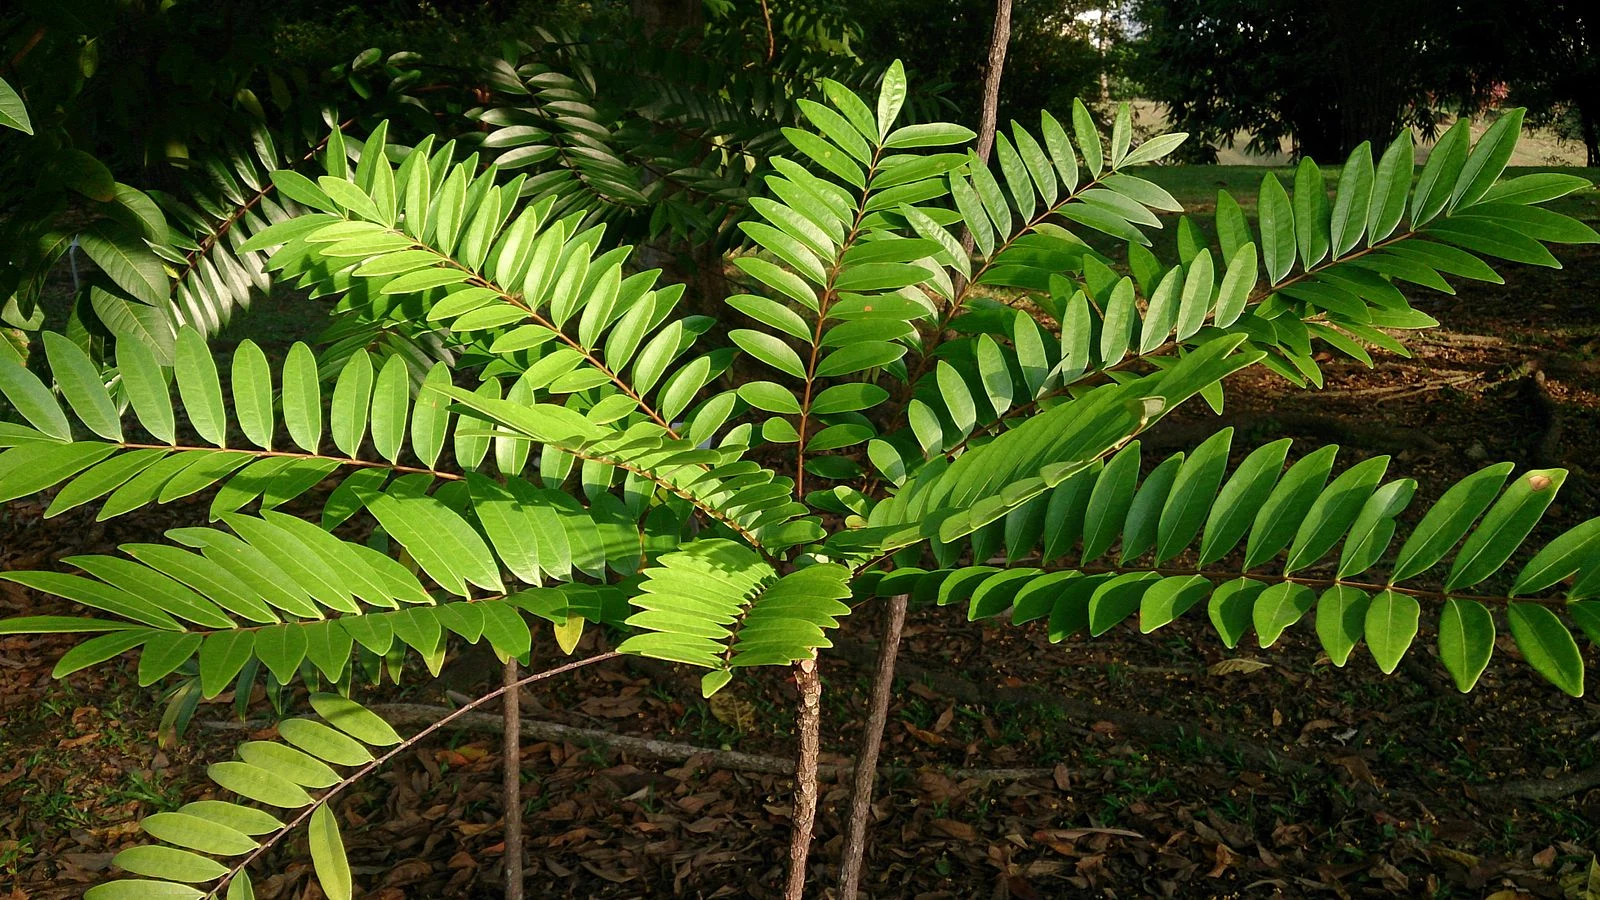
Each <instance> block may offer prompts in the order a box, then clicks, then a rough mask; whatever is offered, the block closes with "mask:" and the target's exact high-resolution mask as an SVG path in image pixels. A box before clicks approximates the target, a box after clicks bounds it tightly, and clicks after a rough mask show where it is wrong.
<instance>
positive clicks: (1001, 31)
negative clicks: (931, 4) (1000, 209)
mask: <svg viewBox="0 0 1600 900" xmlns="http://www.w3.org/2000/svg"><path fill="white" fill-rule="evenodd" d="M1010 42H1011V0H995V5H994V30H993V31H992V33H991V34H990V37H989V62H988V64H987V65H986V66H984V70H983V109H982V110H981V111H980V113H979V115H978V146H977V148H976V149H977V152H978V159H980V160H983V161H984V162H985V163H987V162H988V161H989V151H990V150H992V149H994V129H995V122H996V120H997V119H999V117H1000V76H1001V74H1002V73H1004V72H1005V68H1006V45H1007V44H1009V43H1010ZM972 247H973V238H972V232H971V230H969V229H962V231H961V251H962V252H963V253H966V254H967V255H969V256H970V255H971V254H972ZM963 286H964V284H963V282H962V280H961V279H960V277H959V276H958V277H957V280H956V290H958V291H959V290H960V289H961V288H962V287H963Z"/></svg>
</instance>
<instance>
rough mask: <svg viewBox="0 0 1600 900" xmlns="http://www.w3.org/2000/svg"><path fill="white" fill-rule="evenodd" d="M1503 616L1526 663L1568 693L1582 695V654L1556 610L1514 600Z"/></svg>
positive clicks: (1576, 695)
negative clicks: (1554, 611)
mask: <svg viewBox="0 0 1600 900" xmlns="http://www.w3.org/2000/svg"><path fill="white" fill-rule="evenodd" d="M1506 618H1507V619H1508V620H1509V621H1510V624H1511V637H1512V639H1513V640H1515V641H1516V642H1517V649H1518V650H1521V651H1522V656H1523V658H1524V659H1526V660H1527V661H1528V665H1530V666H1533V668H1534V670H1535V671H1537V672H1538V673H1539V674H1540V675H1543V676H1544V677H1545V678H1546V679H1547V680H1549V682H1550V683H1551V684H1553V685H1555V686H1556V687H1558V688H1560V689H1561V690H1562V691H1564V692H1566V693H1567V694H1570V695H1572V696H1574V697H1582V696H1583V655H1582V654H1581V653H1580V652H1579V651H1578V643H1577V641H1574V640H1573V639H1572V632H1570V631H1568V630H1567V627H1566V626H1565V625H1563V624H1561V620H1560V619H1558V618H1556V614H1555V613H1553V612H1551V611H1550V610H1549V608H1547V607H1544V606H1540V605H1538V604H1536V603H1513V604H1511V605H1510V606H1508V607H1507V608H1506Z"/></svg>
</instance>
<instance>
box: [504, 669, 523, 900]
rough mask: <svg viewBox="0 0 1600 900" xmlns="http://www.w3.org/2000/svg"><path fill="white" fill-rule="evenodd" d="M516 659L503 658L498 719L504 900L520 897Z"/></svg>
mask: <svg viewBox="0 0 1600 900" xmlns="http://www.w3.org/2000/svg"><path fill="white" fill-rule="evenodd" d="M517 668H518V667H517V658H516V657H515V656H513V657H510V658H508V659H507V660H506V673H505V680H504V681H503V682H502V684H503V685H504V687H505V688H506V693H505V699H504V700H502V701H501V705H502V706H503V707H504V710H503V712H502V714H501V718H502V719H503V721H504V723H505V740H504V741H503V742H502V746H503V751H504V760H503V761H502V762H501V765H502V767H503V768H504V776H505V781H504V783H503V786H502V792H503V794H504V797H503V799H504V801H505V820H506V830H505V838H506V852H505V857H504V858H505V866H506V900H522V703H521V697H522V695H521V692H520V691H519V690H518V689H517V677H518V675H519V674H520V673H519V672H518V671H517Z"/></svg>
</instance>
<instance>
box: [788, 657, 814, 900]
mask: <svg viewBox="0 0 1600 900" xmlns="http://www.w3.org/2000/svg"><path fill="white" fill-rule="evenodd" d="M794 680H795V686H796V687H798V688H799V689H800V706H799V710H798V715H797V722H798V725H799V729H798V730H799V732H800V753H799V756H798V757H797V758H796V760H795V772H794V820H793V821H794V825H793V831H791V832H790V835H789V883H788V885H787V886H785V888H784V892H783V896H784V898H785V900H801V898H803V897H804V896H805V892H806V859H807V858H808V857H809V856H810V855H811V832H812V830H813V829H814V828H815V827H816V824H817V757H818V756H819V755H821V752H822V673H820V672H818V671H817V661H816V660H814V659H803V660H801V661H800V662H798V663H796V664H795V667H794Z"/></svg>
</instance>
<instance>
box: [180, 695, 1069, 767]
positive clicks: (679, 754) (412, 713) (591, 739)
mask: <svg viewBox="0 0 1600 900" xmlns="http://www.w3.org/2000/svg"><path fill="white" fill-rule="evenodd" d="M368 708H369V709H371V710H372V711H373V712H375V713H377V714H378V715H380V716H382V717H383V719H384V721H386V722H388V723H389V724H391V725H396V726H400V725H410V726H426V725H432V724H433V723H435V722H437V721H439V719H441V718H443V717H444V716H446V715H448V714H449V713H450V710H449V709H447V708H445V707H442V706H428V705H425V704H419V703H382V704H374V705H372V706H370V707H368ZM199 724H200V726H201V727H203V728H209V729H212V730H214V731H259V730H260V729H262V728H264V727H267V726H268V723H265V722H260V721H251V722H201V723H199ZM521 725H522V728H521V731H522V737H523V739H524V740H527V739H532V740H535V741H551V742H561V743H567V744H576V745H580V746H588V745H598V746H602V747H606V748H608V749H611V750H616V751H618V752H620V753H626V754H629V755H631V756H634V757H637V758H639V759H649V760H655V761H657V762H670V763H682V762H690V761H692V762H693V763H694V764H695V765H696V766H697V767H701V768H705V769H727V770H729V771H734V772H751V773H755V774H758V775H787V776H792V775H794V760H793V759H785V758H783V757H778V756H765V755H761V754H755V753H740V752H739V751H737V750H714V749H711V748H709V747H697V746H695V745H693V744H684V743H679V742H677V741H659V740H655V739H653V738H641V737H634V736H632V735H626V734H617V733H615V732H612V731H605V730H602V729H599V728H574V727H573V726H571V725H561V724H558V723H556V722H545V721H540V720H537V719H523V720H522V723H521ZM445 728H446V729H453V730H457V731H472V732H479V733H485V734H503V733H504V732H505V719H504V717H503V716H500V715H496V714H494V713H467V714H466V715H463V716H460V717H459V718H457V719H456V720H455V721H453V722H451V723H449V724H448V725H446V726H445ZM854 771H855V765H854V763H846V764H843V765H835V764H831V763H819V764H818V765H817V775H818V776H819V778H821V779H822V780H826V781H830V782H836V781H839V780H841V779H843V778H844V777H846V776H848V775H850V774H851V773H853V772H854ZM879 771H880V772H915V771H917V769H916V768H914V767H910V766H880V767H879ZM1055 772H1056V770H1055V769H1053V768H993V769H958V770H956V774H957V775H959V777H960V778H961V779H962V780H965V781H976V782H979V783H980V784H990V783H999V782H1011V781H1026V780H1027V779H1030V778H1051V777H1053V776H1054V775H1055Z"/></svg>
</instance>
